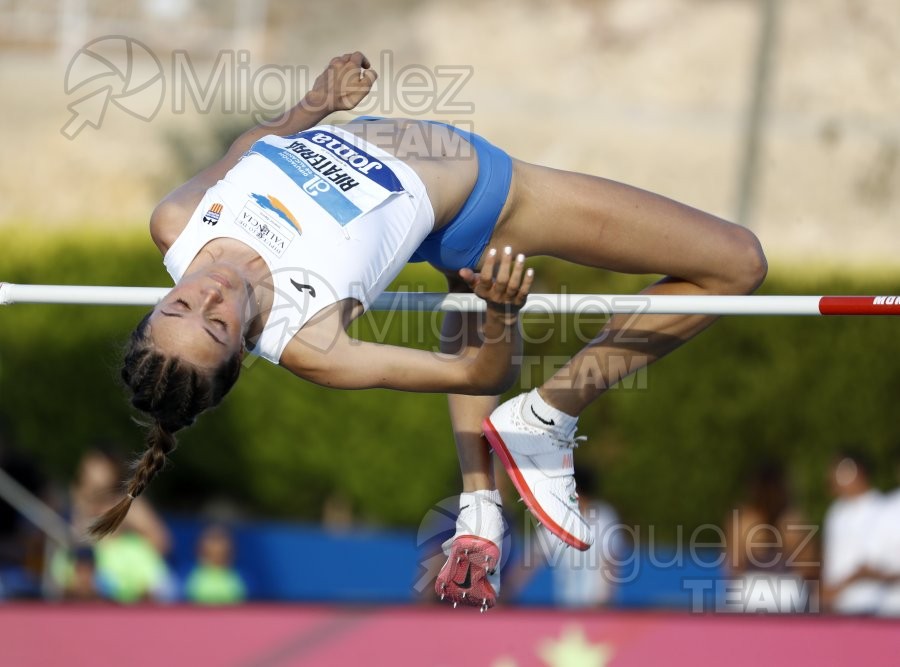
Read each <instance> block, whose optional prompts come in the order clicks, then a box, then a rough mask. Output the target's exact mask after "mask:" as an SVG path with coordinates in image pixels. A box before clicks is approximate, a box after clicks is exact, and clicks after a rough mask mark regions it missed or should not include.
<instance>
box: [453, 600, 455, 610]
mask: <svg viewBox="0 0 900 667" xmlns="http://www.w3.org/2000/svg"><path fill="white" fill-rule="evenodd" d="M453 608H454V609H456V601H454V602H453Z"/></svg>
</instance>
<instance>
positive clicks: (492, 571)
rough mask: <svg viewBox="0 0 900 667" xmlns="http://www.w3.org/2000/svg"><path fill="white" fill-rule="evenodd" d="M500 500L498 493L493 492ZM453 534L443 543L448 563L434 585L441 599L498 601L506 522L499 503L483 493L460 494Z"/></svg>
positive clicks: (473, 603)
mask: <svg viewBox="0 0 900 667" xmlns="http://www.w3.org/2000/svg"><path fill="white" fill-rule="evenodd" d="M492 495H495V497H496V498H497V499H498V500H499V497H500V495H499V493H497V492H496V491H494V492H492ZM459 504H460V508H459V516H458V517H457V519H456V534H455V535H454V536H453V537H451V538H450V539H449V540H447V541H446V542H444V544H443V549H444V553H445V554H447V562H446V563H444V567H442V568H441V571H440V573H439V574H438V576H437V580H436V581H435V584H434V590H435V592H436V593H437V594H438V595H439V596H440V598H441V600H443V601H445V602H451V603H453V607H454V608H456V606H457V605H460V604H464V605H468V606H472V607H480V608H481V611H482V612H484V611H486V610H488V609H490V608H491V607H493V606H494V605H495V604H496V603H497V594H498V593H499V592H500V555H501V545H502V544H503V537H504V535H505V534H506V521H505V520H504V518H503V513H502V511H501V507H500V505H499V504H498V503H495V502H493V501H492V500H490V499H488V498H486V497H485V496H484V495H483V494H472V493H463V494H462V495H460V499H459Z"/></svg>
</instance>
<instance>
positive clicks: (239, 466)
mask: <svg viewBox="0 0 900 667" xmlns="http://www.w3.org/2000/svg"><path fill="white" fill-rule="evenodd" d="M3 239H4V241H3V250H2V256H0V279H2V280H6V281H9V282H21V283H32V282H33V283H70V284H125V285H167V284H169V283H168V277H167V275H166V274H165V271H164V269H163V268H162V264H161V262H160V258H159V256H158V254H157V253H156V250H155V248H154V247H153V245H152V244H151V242H150V241H149V238H147V237H146V234H145V233H144V232H142V231H140V232H138V231H131V232H122V233H113V232H111V231H108V230H103V231H98V230H87V231H85V230H77V231H72V232H61V231H54V232H53V233H52V234H45V235H41V236H39V237H38V238H37V239H35V238H30V239H27V238H24V237H23V238H20V237H18V236H17V237H13V235H12V233H11V230H7V231H4V233H3ZM38 250H39V251H40V252H38ZM536 267H537V270H538V275H539V276H540V280H539V284H538V285H537V288H536V291H558V290H559V289H560V288H559V286H560V285H568V286H569V287H568V289H569V291H572V292H633V291H636V290H637V289H639V288H640V286H642V285H643V284H646V283H647V282H648V279H646V278H639V277H627V276H617V275H612V274H608V273H605V272H600V271H592V270H587V269H582V268H577V267H568V266H565V265H562V264H560V263H554V262H549V261H537V262H536ZM773 273H774V275H773V277H771V278H770V279H769V281H768V282H767V284H766V287H765V291H767V292H772V293H870V292H878V293H894V294H896V293H900V276H897V275H896V274H895V275H893V276H888V277H884V276H875V275H871V276H869V277H868V278H866V279H862V278H852V277H848V276H836V275H830V274H823V273H821V272H818V273H817V277H815V278H802V277H798V276H791V275H788V274H786V273H785V272H779V271H778V270H777V268H776V269H775V270H774V271H773ZM397 284H398V285H400V286H402V287H403V288H406V289H415V287H414V286H423V287H424V289H427V290H441V289H443V284H442V281H441V279H440V277H439V276H438V274H437V273H436V272H434V271H432V270H431V269H428V268H427V267H424V266H422V265H418V266H412V267H409V268H408V269H406V270H405V271H404V273H403V274H402V275H401V277H400V278H399V279H398V281H397ZM143 312H144V309H140V308H138V309H135V308H121V307H110V308H101V307H91V308H87V307H77V306H28V305H17V306H13V307H9V308H4V309H0V419H2V420H3V421H5V422H7V423H8V425H9V430H10V431H11V434H12V437H13V439H14V440H16V441H17V442H18V443H20V445H21V447H23V448H24V449H27V450H28V451H30V452H32V453H33V454H34V455H35V457H36V458H37V459H38V461H39V462H40V464H41V465H42V466H43V467H44V468H45V470H46V471H47V473H48V474H50V475H51V476H53V477H54V478H56V479H57V480H58V481H60V482H63V483H64V482H65V481H66V480H68V479H69V477H70V476H71V474H72V471H73V469H74V467H75V464H76V462H77V460H78V458H79V456H80V453H81V452H82V451H83V450H84V449H85V448H87V447H89V446H90V445H91V444H92V443H94V442H96V441H97V440H98V439H104V440H112V441H114V442H117V443H119V445H120V446H121V448H122V450H123V452H127V453H131V452H136V451H137V450H138V449H139V447H140V437H141V434H140V430H139V429H138V428H137V427H136V426H135V425H134V424H133V423H132V421H131V420H130V416H131V414H132V413H131V411H130V410H129V408H128V404H127V401H126V399H125V395H124V393H123V391H122V387H121V384H120V382H119V380H118V369H119V356H120V349H121V346H122V345H123V343H124V341H125V340H126V338H127V335H128V333H129V331H130V330H131V329H132V327H133V326H134V324H135V323H136V322H137V320H138V319H139V318H140V317H141V315H142V313H143ZM371 317H372V319H371V320H368V321H366V322H363V323H362V324H361V325H360V326H358V327H357V328H356V330H357V331H358V332H360V334H361V335H363V336H371V329H372V325H373V324H374V325H376V326H378V327H381V326H382V325H384V322H385V317H388V315H386V314H378V315H372V316H371ZM390 317H392V318H393V319H392V320H391V325H390V327H389V338H390V339H391V340H399V339H400V337H401V336H402V332H403V328H404V326H405V327H406V329H408V330H410V329H411V330H413V331H414V332H417V331H419V325H418V323H419V322H420V321H424V322H425V323H426V325H427V326H426V327H425V328H426V330H425V332H424V333H423V335H422V336H421V337H420V340H419V342H418V343H417V344H421V345H423V346H430V345H434V344H435V343H436V340H435V339H434V337H433V336H432V335H431V334H430V330H431V328H432V327H431V326H430V316H428V317H424V318H423V316H421V315H410V316H407V320H406V322H405V324H404V323H403V322H402V318H401V317H400V316H398V315H397V314H394V315H391V316H390ZM898 326H900V323H898V322H897V321H896V320H891V319H887V318H885V319H877V318H833V319H823V318H802V317H781V318H770V317H764V318H750V317H735V318H730V319H724V320H722V321H720V322H718V323H717V324H716V325H715V326H714V327H713V328H711V329H710V330H709V331H707V332H705V333H704V334H702V335H701V336H700V337H699V338H698V339H697V340H695V341H693V342H691V343H690V344H689V345H687V346H686V347H685V348H683V349H682V350H679V351H678V352H676V353H675V354H673V355H671V356H670V357H668V358H666V359H664V360H662V361H661V362H659V363H658V364H656V365H654V366H652V367H651V368H650V369H649V371H648V372H647V373H646V375H644V376H641V377H639V378H637V380H636V381H634V382H632V383H631V384H632V386H631V388H627V387H623V388H616V389H614V390H612V391H610V392H609V393H608V394H607V395H606V396H605V397H604V398H603V399H602V400H601V401H598V403H597V404H596V405H595V406H593V407H592V408H591V409H590V410H589V411H588V412H587V413H586V414H585V415H584V417H583V419H582V424H581V432H583V433H585V434H586V435H588V436H589V437H590V441H589V442H588V443H587V445H586V446H584V447H582V448H581V449H579V450H578V454H577V458H578V461H579V464H581V465H589V466H595V467H597V468H598V469H599V470H601V473H602V479H603V485H604V489H605V495H606V496H607V497H608V498H609V499H610V500H611V501H612V502H613V503H614V504H615V505H616V506H617V507H618V508H619V510H620V513H621V514H622V516H623V517H624V519H625V520H627V521H629V522H634V523H640V524H642V525H645V526H646V525H649V524H656V525H657V526H658V527H657V530H658V531H659V533H658V534H662V535H667V536H669V537H671V536H673V535H674V531H675V526H676V524H683V525H685V526H686V528H687V529H688V530H690V529H691V528H692V527H694V526H696V525H699V524H701V523H704V522H710V521H711V522H718V521H720V520H721V519H722V518H723V517H724V516H725V514H726V512H727V510H728V508H729V507H730V504H731V503H732V502H734V501H735V499H736V498H737V497H738V496H739V495H740V493H741V482H740V480H741V478H742V476H743V474H744V473H745V472H746V471H747V470H748V469H749V468H751V467H752V466H753V464H754V463H755V462H757V461H759V460H760V459H761V458H763V457H766V458H776V459H779V460H783V461H784V462H786V463H787V464H788V466H789V470H790V474H791V479H792V481H793V483H794V485H795V488H796V494H797V500H798V501H799V502H800V503H801V504H802V505H803V506H805V507H806V508H807V509H808V510H809V512H810V513H811V514H812V516H814V517H819V516H820V515H821V512H822V511H823V508H824V507H825V503H826V502H827V498H826V495H825V493H826V489H825V483H824V476H825V466H826V464H827V461H828V458H829V456H830V454H831V453H832V452H833V451H834V450H835V449H836V448H838V447H839V446H840V445H841V444H842V443H844V442H847V441H852V442H857V443H859V444H860V445H861V446H862V447H863V448H865V449H866V450H867V452H868V453H869V454H870V455H871V456H872V458H873V460H875V461H876V462H877V463H878V464H879V465H878V469H877V470H876V481H877V482H878V483H879V484H880V485H882V486H890V485H892V484H893V483H894V482H895V480H894V479H893V473H894V470H895V466H894V465H893V463H894V461H895V460H896V455H897V454H898V445H900V422H898V420H897V418H896V413H895V409H894V408H892V407H891V406H892V405H895V404H896V401H897V397H898V396H900V361H898V359H897V357H896V355H895V354H894V353H895V350H896V341H897V332H898ZM551 329H552V332H553V335H552V336H551V338H550V340H548V341H547V342H545V343H542V344H535V345H530V346H528V348H527V350H526V353H528V354H530V355H539V356H543V357H549V356H553V355H564V354H569V353H571V352H573V351H574V350H575V349H577V347H578V343H577V336H576V333H577V331H576V326H575V323H574V322H573V321H572V319H571V318H564V317H558V318H555V319H554V321H553V323H552V324H549V325H548V324H546V323H541V324H529V325H528V332H529V334H531V335H532V336H535V337H539V336H541V335H543V334H545V333H548V332H549V331H550V330H551ZM562 339H565V340H567V342H566V343H561V342H559V341H560V340H562ZM540 376H541V372H540V371H539V370H537V372H534V373H532V381H533V382H535V381H538V380H539V379H540ZM644 385H646V386H644ZM457 486H458V473H457V468H456V460H455V451H454V447H453V441H452V437H451V432H450V427H449V419H448V417H447V414H446V406H445V399H444V398H443V397H442V396H439V395H413V394H404V393H399V392H389V391H365V392H339V391H333V390H326V389H322V388H319V387H315V386H313V385H310V384H308V383H305V382H302V381H299V380H297V379H296V378H294V377H293V376H291V375H290V374H288V373H286V372H285V371H283V370H281V369H278V368H276V367H273V366H271V365H270V364H268V363H266V362H262V361H258V362H257V363H254V364H252V365H251V366H250V367H249V368H247V369H245V371H244V377H243V378H242V380H241V381H240V382H239V383H238V385H237V387H236V388H235V390H234V391H233V392H232V394H231V395H230V396H229V397H228V398H227V399H226V401H225V403H224V404H223V406H222V407H221V408H219V409H218V410H216V411H215V412H213V413H211V414H209V415H206V416H204V417H203V418H201V419H200V420H199V421H198V424H197V425H196V426H195V427H194V428H192V429H189V430H188V431H187V432H185V433H184V434H183V435H182V436H181V438H180V446H179V449H178V451H177V452H176V453H175V454H174V456H173V462H172V465H171V466H170V467H169V468H168V469H167V470H166V472H165V473H164V474H162V475H161V476H160V477H159V478H158V480H157V481H155V482H154V484H153V488H152V494H153V497H154V498H155V499H156V500H157V501H158V502H159V503H160V504H161V505H163V506H164V507H167V508H170V509H174V510H188V511H190V510H194V509H196V508H197V507H199V506H200V505H201V504H202V503H203V502H204V501H205V500H208V499H209V498H213V497H216V498H222V497H224V498H227V499H229V500H231V501H233V502H234V503H236V504H238V505H239V506H241V507H242V508H244V509H246V510H247V511H248V512H250V513H253V514H256V515H266V516H275V517H292V518H300V519H315V518H318V517H319V516H320V513H321V508H322V504H323V502H324V501H325V499H326V498H327V497H328V496H330V495H333V494H336V495H339V496H341V497H343V498H345V499H347V500H349V501H350V502H351V503H352V504H353V506H354V509H355V511H356V512H357V514H358V516H359V517H360V518H361V519H363V520H365V521H369V522H373V523H381V524H391V525H416V524H417V523H418V522H419V520H420V519H421V517H422V516H423V514H424V512H425V511H426V509H427V508H428V507H429V506H430V505H431V503H433V502H435V501H437V500H439V499H441V498H444V497H446V496H449V495H452V494H453V493H454V492H455V491H456V490H457Z"/></svg>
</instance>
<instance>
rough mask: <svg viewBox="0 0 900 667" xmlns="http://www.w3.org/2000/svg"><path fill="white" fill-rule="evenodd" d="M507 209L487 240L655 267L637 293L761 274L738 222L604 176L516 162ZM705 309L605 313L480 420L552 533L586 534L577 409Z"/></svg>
mask: <svg viewBox="0 0 900 667" xmlns="http://www.w3.org/2000/svg"><path fill="white" fill-rule="evenodd" d="M508 209H509V210H508V215H507V216H506V217H504V218H503V220H502V221H501V224H500V225H498V227H497V229H496V230H495V233H494V237H493V238H492V239H491V244H492V245H493V246H495V247H496V246H501V245H512V246H513V247H515V248H516V249H517V250H519V251H521V252H524V253H525V254H526V255H528V256H534V255H552V256H555V257H559V258H562V259H566V260H569V261H572V262H577V263H579V264H584V265H588V266H596V267H600V268H604V269H609V270H613V271H619V272H624V273H655V274H664V275H665V276H666V277H665V278H663V279H662V280H660V281H659V282H657V283H655V284H653V285H651V286H650V287H648V288H647V289H646V290H644V293H647V294H746V293H749V292H752V291H753V290H755V289H756V287H758V286H759V284H760V283H761V282H762V280H763V278H764V276H765V272H766V262H765V258H764V256H763V253H762V250H761V248H760V246H759V242H758V241H757V239H756V237H755V236H754V235H753V234H752V233H750V232H749V231H748V230H746V229H744V228H742V227H739V226H737V225H732V224H730V223H728V222H725V221H723V220H720V219H718V218H715V217H713V216H711V215H708V214H706V213H703V212H701V211H698V210H696V209H693V208H690V207H688V206H684V205H682V204H678V203H676V202H674V201H672V200H669V199H666V198H665V197H661V196H659V195H654V194H652V193H649V192H645V191H643V190H638V189H636V188H632V187H629V186H626V185H622V184H619V183H614V182H612V181H608V180H605V179H602V178H597V177H593V176H585V175H582V174H573V173H568V172H562V171H557V170H553V169H547V168H544V167H537V166H534V165H528V164H525V163H522V162H516V163H515V168H514V175H513V182H512V190H511V194H510V200H509V207H508ZM713 319H714V318H712V317H708V316H699V315H637V316H634V315H619V316H613V317H611V318H610V320H609V322H608V323H607V325H606V326H605V327H604V328H603V329H602V331H601V332H600V334H599V335H598V336H597V337H596V338H595V339H594V340H593V341H592V342H590V343H589V344H588V345H587V346H585V347H584V349H582V350H581V351H580V352H579V353H578V354H576V355H575V356H574V357H573V358H572V359H570V360H569V361H568V363H566V365H564V366H563V367H562V368H561V369H560V370H559V371H558V372H557V373H555V374H554V375H553V376H552V377H551V378H550V379H548V380H547V381H546V382H545V383H544V384H543V385H542V386H541V387H540V388H539V391H533V392H531V393H529V394H522V395H520V396H518V397H516V398H514V399H512V400H510V401H507V402H506V403H503V404H502V405H501V406H499V407H498V408H497V409H496V410H495V411H494V412H493V413H491V415H490V417H489V418H488V419H486V420H485V422H484V427H485V436H486V437H487V439H488V441H489V442H490V444H491V445H492V447H493V448H494V451H495V453H496V454H497V456H498V457H499V458H500V460H501V461H502V462H503V464H504V466H505V467H506V469H507V472H508V473H509V475H510V478H511V480H512V482H513V484H514V485H515V486H516V488H517V489H518V490H519V492H520V493H521V494H522V499H523V500H524V501H525V503H526V505H527V506H528V508H529V509H530V510H531V511H532V512H533V513H534V514H535V516H536V517H537V518H538V520H539V521H541V522H542V523H543V524H544V525H545V526H546V527H547V528H548V530H549V531H550V532H551V533H552V534H554V535H556V536H557V537H558V538H559V539H561V540H562V541H564V542H565V543H567V544H569V545H572V546H575V547H576V548H579V549H587V548H588V547H589V546H590V543H591V540H592V538H591V534H590V531H589V529H588V526H587V525H586V524H585V523H584V521H583V520H582V518H581V515H580V512H579V509H578V500H577V494H576V493H575V480H574V478H573V463H572V453H571V449H572V448H573V447H575V446H576V445H577V442H576V439H575V428H576V421H577V416H578V415H579V414H580V413H581V412H582V411H583V410H584V408H585V407H586V406H587V405H589V404H590V403H591V401H593V400H595V399H596V398H597V397H598V396H600V395H601V394H602V393H603V392H604V391H606V389H608V388H609V387H610V386H612V385H613V384H615V383H616V382H618V381H619V380H621V379H622V378H623V377H625V376H626V375H628V374H630V373H634V372H635V371H637V370H639V369H641V368H644V367H645V366H647V364H650V363H652V362H653V361H655V360H657V359H659V358H660V357H662V356H663V355H665V354H667V353H668V352H671V351H672V350H673V349H675V348H676V347H678V346H679V345H681V344H683V343H684V342H686V341H687V340H689V339H690V338H691V337H693V336H695V335H697V334H698V333H699V332H700V331H702V330H703V329H704V328H706V327H707V326H709V324H711V323H712V321H713Z"/></svg>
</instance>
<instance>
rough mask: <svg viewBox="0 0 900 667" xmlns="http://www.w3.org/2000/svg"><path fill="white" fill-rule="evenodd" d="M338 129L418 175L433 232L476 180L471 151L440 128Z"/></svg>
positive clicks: (378, 125) (392, 123) (372, 125)
mask: <svg viewBox="0 0 900 667" xmlns="http://www.w3.org/2000/svg"><path fill="white" fill-rule="evenodd" d="M341 128H342V129H344V130H346V131H347V132H350V133H351V134H354V135H356V136H358V137H359V138H361V139H363V140H365V141H367V142H368V143H370V144H372V145H374V146H377V147H378V148H380V149H382V150H383V151H386V152H387V153H390V154H391V155H394V156H396V157H397V159H399V160H401V161H402V162H404V163H406V164H407V165H409V166H410V167H411V168H412V169H413V170H414V171H415V172H416V173H417V174H418V175H419V178H421V179H422V182H423V183H424V184H425V190H426V191H427V192H428V198H429V199H430V200H431V205H432V207H433V208H434V218H435V222H434V228H435V230H437V229H440V228H441V227H443V226H444V225H446V224H447V223H448V222H450V221H451V220H452V219H453V217H454V216H455V215H456V214H457V213H458V212H459V210H460V209H461V208H462V207H463V204H465V202H466V199H468V197H469V195H470V194H471V193H472V188H474V187H475V181H476V180H478V158H477V157H476V155H475V149H474V148H473V147H472V145H471V144H469V142H467V141H466V140H465V139H463V138H462V137H460V136H459V135H458V134H456V133H455V132H453V131H452V130H451V129H450V128H448V127H445V126H443V125H433V124H431V123H427V122H424V121H416V120H407V119H401V118H384V119H381V120H372V121H364V122H351V123H349V124H347V125H342V126H341Z"/></svg>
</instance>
